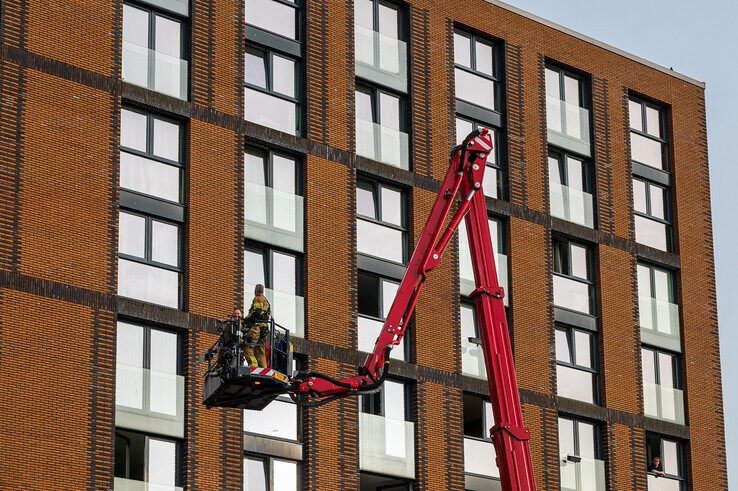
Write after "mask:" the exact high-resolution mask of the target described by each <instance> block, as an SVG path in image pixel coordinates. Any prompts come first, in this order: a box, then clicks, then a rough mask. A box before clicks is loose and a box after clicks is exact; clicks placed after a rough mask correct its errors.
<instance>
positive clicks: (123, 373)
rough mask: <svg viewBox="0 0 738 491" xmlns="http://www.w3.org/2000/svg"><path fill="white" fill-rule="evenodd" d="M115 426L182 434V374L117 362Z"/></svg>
mask: <svg viewBox="0 0 738 491" xmlns="http://www.w3.org/2000/svg"><path fill="white" fill-rule="evenodd" d="M115 377H116V378H115V425H116V426H118V427H121V428H128V429H131V430H138V431H143V432H147V433H158V434H162V435H167V436H173V437H179V438H181V437H182V436H184V377H183V376H182V375H176V374H173V373H166V372H159V371H155V370H150V369H148V368H141V367H135V366H131V365H126V364H124V363H118V364H116V367H115Z"/></svg>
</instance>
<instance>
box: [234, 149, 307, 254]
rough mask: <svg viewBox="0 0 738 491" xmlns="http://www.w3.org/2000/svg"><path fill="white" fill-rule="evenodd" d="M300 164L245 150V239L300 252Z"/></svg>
mask: <svg viewBox="0 0 738 491" xmlns="http://www.w3.org/2000/svg"><path fill="white" fill-rule="evenodd" d="M300 171H301V169H300V165H299V161H298V160H297V159H296V158H295V157H292V156H290V155H288V154H284V153H282V152H277V151H273V150H267V149H261V148H255V147H247V148H246V152H245V154H244V174H245V193H244V213H245V218H246V229H245V233H246V237H247V238H249V239H253V240H257V241H259V242H266V243H268V244H272V245H275V246H278V247H284V248H287V249H291V250H294V251H297V252H302V251H303V228H304V212H303V210H304V205H303V198H302V196H301V195H302V185H301V175H300Z"/></svg>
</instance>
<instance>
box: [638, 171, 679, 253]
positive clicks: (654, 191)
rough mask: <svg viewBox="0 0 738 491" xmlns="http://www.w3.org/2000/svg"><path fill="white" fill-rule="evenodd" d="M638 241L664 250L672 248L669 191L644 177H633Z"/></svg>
mask: <svg viewBox="0 0 738 491" xmlns="http://www.w3.org/2000/svg"><path fill="white" fill-rule="evenodd" d="M633 209H634V213H635V232H636V242H639V243H641V244H644V245H647V246H650V247H655V248H656V249H660V250H662V251H669V250H671V216H670V205H669V192H668V189H667V188H666V187H664V186H659V185H658V184H655V183H653V182H650V181H646V180H643V179H637V178H634V179H633Z"/></svg>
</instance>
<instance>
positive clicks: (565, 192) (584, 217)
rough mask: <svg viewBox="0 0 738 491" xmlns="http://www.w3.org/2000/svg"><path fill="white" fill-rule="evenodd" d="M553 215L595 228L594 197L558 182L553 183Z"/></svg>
mask: <svg viewBox="0 0 738 491" xmlns="http://www.w3.org/2000/svg"><path fill="white" fill-rule="evenodd" d="M551 215H553V216H555V217H558V218H563V219H564V220H567V221H569V222H574V223H578V224H579V225H584V226H585V227H589V228H594V201H593V199H592V195H591V194H589V193H586V192H584V191H580V190H578V189H574V188H570V187H569V186H564V185H563V184H559V183H556V182H552V183H551Z"/></svg>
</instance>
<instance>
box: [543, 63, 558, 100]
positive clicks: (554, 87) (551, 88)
mask: <svg viewBox="0 0 738 491" xmlns="http://www.w3.org/2000/svg"><path fill="white" fill-rule="evenodd" d="M546 95H547V96H551V97H554V98H556V99H559V100H561V85H560V79H559V72H558V71H557V70H551V69H550V68H546Z"/></svg>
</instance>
